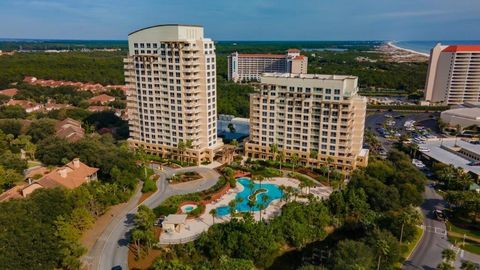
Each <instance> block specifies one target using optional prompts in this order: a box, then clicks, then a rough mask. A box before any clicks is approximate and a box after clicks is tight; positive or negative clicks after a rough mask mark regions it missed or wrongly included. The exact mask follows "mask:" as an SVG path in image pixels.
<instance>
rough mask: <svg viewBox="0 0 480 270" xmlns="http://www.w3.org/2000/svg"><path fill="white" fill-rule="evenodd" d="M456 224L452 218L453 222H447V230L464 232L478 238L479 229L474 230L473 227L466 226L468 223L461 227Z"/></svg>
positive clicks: (479, 235) (479, 236)
mask: <svg viewBox="0 0 480 270" xmlns="http://www.w3.org/2000/svg"><path fill="white" fill-rule="evenodd" d="M454 223H455V224H458V223H457V222H456V221H455V220H453V222H451V221H449V222H448V223H447V228H448V230H449V231H452V232H456V233H459V234H466V235H468V236H470V237H474V238H478V239H480V230H475V229H474V228H471V229H470V228H468V227H467V226H468V224H467V226H462V227H459V226H456V225H455V224H454Z"/></svg>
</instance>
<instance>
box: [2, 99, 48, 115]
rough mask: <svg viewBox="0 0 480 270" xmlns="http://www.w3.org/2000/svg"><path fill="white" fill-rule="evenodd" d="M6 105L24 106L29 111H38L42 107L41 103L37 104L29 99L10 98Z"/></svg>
mask: <svg viewBox="0 0 480 270" xmlns="http://www.w3.org/2000/svg"><path fill="white" fill-rule="evenodd" d="M5 105H9V106H15V105H18V106H20V107H22V108H23V109H24V110H25V111H26V112H27V113H31V112H34V111H38V110H40V109H42V105H41V104H37V103H34V102H31V101H28V100H19V99H10V100H9V101H8V102H7V103H5Z"/></svg>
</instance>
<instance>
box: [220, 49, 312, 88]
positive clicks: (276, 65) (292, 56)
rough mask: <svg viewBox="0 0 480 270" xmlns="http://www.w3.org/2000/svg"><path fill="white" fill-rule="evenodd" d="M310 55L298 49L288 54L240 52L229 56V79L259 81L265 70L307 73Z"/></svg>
mask: <svg viewBox="0 0 480 270" xmlns="http://www.w3.org/2000/svg"><path fill="white" fill-rule="evenodd" d="M307 67H308V57H306V56H304V55H301V54H300V50H298V49H289V50H288V52H287V53H286V54H264V53H253V54H251V53H238V52H234V53H232V54H230V55H229V56H228V80H232V81H235V82H239V81H258V80H259V79H260V75H262V73H265V72H269V73H271V72H277V73H295V74H306V73H307Z"/></svg>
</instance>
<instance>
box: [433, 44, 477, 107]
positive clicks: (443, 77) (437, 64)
mask: <svg viewBox="0 0 480 270" xmlns="http://www.w3.org/2000/svg"><path fill="white" fill-rule="evenodd" d="M425 100H426V101H430V102H432V103H441V104H446V105H453V104H462V103H464V102H479V101H480V45H452V46H442V45H441V44H440V43H439V44H437V45H436V46H435V47H434V48H433V49H432V51H431V54H430V64H429V66H428V75H427V83H426V86H425Z"/></svg>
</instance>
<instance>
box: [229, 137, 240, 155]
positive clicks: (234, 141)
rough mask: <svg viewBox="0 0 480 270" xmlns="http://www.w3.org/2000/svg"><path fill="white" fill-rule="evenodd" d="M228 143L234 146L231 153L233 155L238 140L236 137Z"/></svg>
mask: <svg viewBox="0 0 480 270" xmlns="http://www.w3.org/2000/svg"><path fill="white" fill-rule="evenodd" d="M230 144H231V145H232V146H233V147H234V148H233V154H234V155H235V151H236V150H237V148H238V141H237V139H233V140H232V141H231V142H230Z"/></svg>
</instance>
